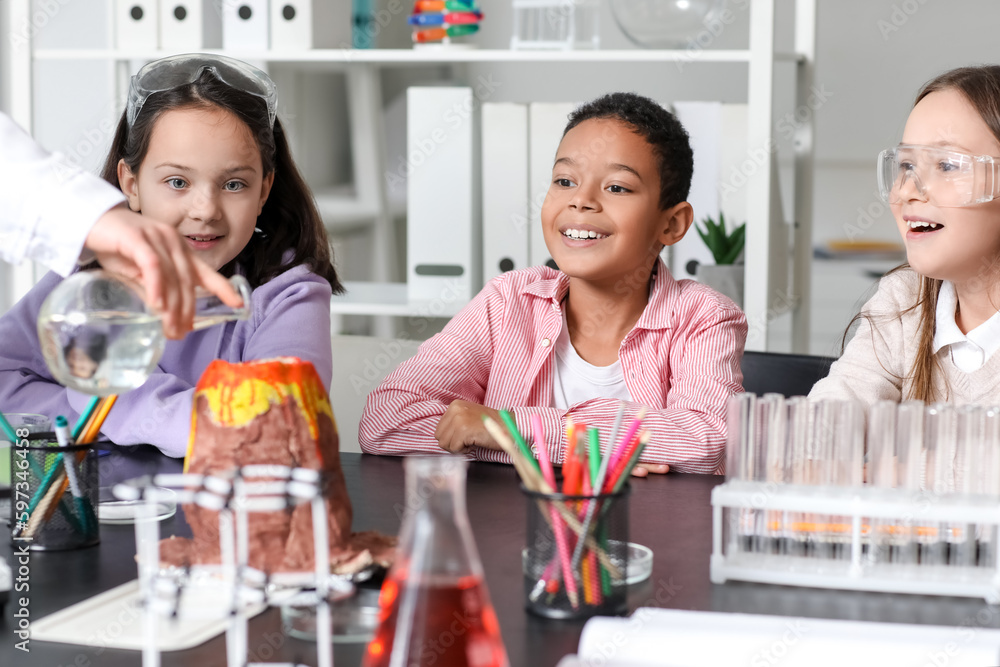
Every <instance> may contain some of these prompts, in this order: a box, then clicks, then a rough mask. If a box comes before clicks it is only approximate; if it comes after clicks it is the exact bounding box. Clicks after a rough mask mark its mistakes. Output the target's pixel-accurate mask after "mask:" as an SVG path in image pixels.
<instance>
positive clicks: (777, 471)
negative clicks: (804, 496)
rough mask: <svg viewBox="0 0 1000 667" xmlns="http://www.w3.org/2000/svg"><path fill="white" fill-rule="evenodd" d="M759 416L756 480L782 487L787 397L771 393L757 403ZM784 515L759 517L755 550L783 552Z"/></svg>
mask: <svg viewBox="0 0 1000 667" xmlns="http://www.w3.org/2000/svg"><path fill="white" fill-rule="evenodd" d="M758 406H759V408H760V415H759V421H758V423H759V424H761V425H762V428H761V431H760V433H761V439H762V440H761V443H760V445H761V446H760V447H759V454H758V457H757V469H756V471H755V472H756V475H755V476H756V479H757V481H759V482H766V483H768V485H769V487H770V485H772V484H780V483H782V481H783V478H784V465H783V461H782V459H783V457H784V448H785V428H786V424H787V420H788V416H787V413H786V411H785V397H784V395H782V394H777V393H768V394H764V396H763V398H762V399H761V400H760V402H759V403H758ZM780 523H781V513H780V512H776V511H773V510H771V511H760V512H758V516H757V525H758V530H757V535H758V536H759V539H758V541H757V544H756V547H757V551H758V552H761V553H778V552H779V551H780V545H779V536H780Z"/></svg>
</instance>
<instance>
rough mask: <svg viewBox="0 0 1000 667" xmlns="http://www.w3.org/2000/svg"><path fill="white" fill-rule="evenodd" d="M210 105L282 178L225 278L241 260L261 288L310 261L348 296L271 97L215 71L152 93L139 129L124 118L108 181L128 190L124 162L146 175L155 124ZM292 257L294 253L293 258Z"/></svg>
mask: <svg viewBox="0 0 1000 667" xmlns="http://www.w3.org/2000/svg"><path fill="white" fill-rule="evenodd" d="M210 108H218V109H223V110H225V111H228V112H230V113H232V114H233V115H234V116H236V117H237V118H239V119H240V120H241V121H243V123H244V124H245V125H246V126H247V128H248V129H249V130H250V133H251V134H252V135H253V137H254V139H255V141H256V143H257V148H258V149H259V150H260V157H261V163H262V165H263V168H264V174H265V175H267V174H270V173H272V172H273V173H274V184H273V185H272V186H271V192H270V194H269V195H268V197H267V201H266V202H265V203H264V208H263V210H262V211H261V214H260V215H259V216H258V217H257V225H256V226H257V227H258V228H260V230H261V232H262V233H261V234H256V233H255V234H254V235H253V238H251V240H250V242H249V243H247V245H246V247H245V248H243V250H242V251H241V252H240V254H239V255H237V256H236V258H235V259H234V260H233V261H232V262H230V263H229V264H227V265H226V266H224V267H222V268H221V269H220V273H222V274H223V275H227V276H229V275H232V274H233V271H234V269H235V264H236V263H239V264H240V266H241V267H242V268H243V270H244V271H245V272H246V278H247V280H248V281H249V282H250V285H251V286H253V287H259V286H260V285H262V284H263V283H266V282H267V281H269V280H271V279H272V278H274V277H275V276H277V275H278V274H280V273H282V272H284V271H286V270H288V269H289V268H291V267H293V266H297V265H299V264H305V265H306V266H308V267H309V269H310V270H311V271H313V272H314V273H316V274H317V275H319V276H322V277H323V278H325V279H326V280H327V282H329V283H330V287H331V288H332V289H333V293H334V294H340V293H341V292H343V291H344V288H343V286H342V285H341V284H340V280H339V279H338V277H337V271H336V269H335V268H334V267H333V263H332V256H331V252H330V244H329V241H328V240H327V237H326V228H325V227H324V226H323V220H322V218H321V217H320V215H319V211H318V210H317V209H316V204H315V203H314V201H313V197H312V193H311V192H310V191H309V186H308V185H306V182H305V180H304V179H303V178H302V175H301V174H300V173H299V170H298V168H296V166H295V162H293V160H292V153H291V151H290V150H289V148H288V139H287V137H286V136H285V132H284V129H283V128H282V126H281V121H280V120H278V119H277V118H275V119H274V129H273V130H272V129H271V125H270V119H269V117H268V113H267V104H266V103H265V102H264V100H262V99H261V98H259V97H257V96H255V95H252V94H250V93H247V92H245V91H242V90H240V89H238V88H233V87H231V86H229V85H228V84H225V83H223V82H222V81H220V80H219V79H218V78H216V76H215V75H214V74H212V73H211V72H210V71H208V70H206V71H205V72H203V73H202V75H201V76H200V77H199V78H198V80H197V81H195V82H194V83H190V84H186V85H183V86H178V87H177V88H172V89H170V90H167V91H164V92H159V93H153V94H152V95H150V96H149V98H148V99H147V100H146V102H145V104H143V106H142V110H141V112H140V113H139V115H138V116H137V117H136V119H135V122H134V123H133V125H132V127H131V128H130V127H129V126H128V121H127V119H126V117H125V114H124V113H123V114H122V117H121V120H120V121H119V122H118V129H117V131H116V133H115V138H114V140H113V141H112V143H111V151H110V152H109V153H108V158H107V160H105V162H104V168H103V169H102V170H101V177H102V178H104V180H106V181H107V182H108V183H111V184H112V185H114V186H115V187H117V188H121V185H120V184H119V183H118V162H119V160H124V161H125V164H126V165H127V166H128V168H129V169H130V170H131V171H132V172H133V173H135V174H138V173H139V168H140V166H141V165H142V161H143V160H144V159H145V157H146V152H147V151H148V150H149V141H150V138H151V137H152V135H153V127H154V126H155V125H156V121H157V119H159V117H160V116H161V115H162V114H163V113H164V112H166V111H171V110H174V109H210ZM289 252H290V253H291V256H290V257H288V258H286V257H285V255H286V253H289Z"/></svg>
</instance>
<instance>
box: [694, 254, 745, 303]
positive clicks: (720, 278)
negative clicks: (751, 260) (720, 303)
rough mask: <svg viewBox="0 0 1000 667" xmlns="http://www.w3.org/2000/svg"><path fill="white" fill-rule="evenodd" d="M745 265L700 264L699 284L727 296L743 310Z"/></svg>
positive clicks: (697, 275)
mask: <svg viewBox="0 0 1000 667" xmlns="http://www.w3.org/2000/svg"><path fill="white" fill-rule="evenodd" d="M743 266H744V265H743V264H724V265H719V264H699V265H698V272H697V274H695V275H696V277H697V278H698V282H700V283H704V284H705V285H708V286H709V287H711V288H712V289H714V290H715V291H716V292H721V293H722V294H725V295H726V296H728V297H729V298H730V299H732V300H733V302H734V303H735V304H736V305H737V306H739V307H740V308H743Z"/></svg>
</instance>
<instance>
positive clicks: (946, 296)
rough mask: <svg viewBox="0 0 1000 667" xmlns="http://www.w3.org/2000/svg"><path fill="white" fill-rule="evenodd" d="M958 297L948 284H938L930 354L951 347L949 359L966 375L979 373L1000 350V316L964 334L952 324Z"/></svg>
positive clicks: (994, 316)
mask: <svg viewBox="0 0 1000 667" xmlns="http://www.w3.org/2000/svg"><path fill="white" fill-rule="evenodd" d="M957 306H958V296H957V295H956V294H955V286H954V285H953V284H952V283H951V281H948V280H945V281H943V282H942V283H941V291H940V292H938V300H937V312H936V313H935V316H934V343H933V348H932V349H933V351H934V354H937V352H938V350H940V349H941V348H942V347H945V346H950V347H949V349H948V351H949V352H950V353H951V360H952V361H953V362H954V363H955V366H957V367H958V368H959V370H963V371H965V372H966V373H972V372H975V371H978V370H979V369H980V368H982V367H983V365H985V364H986V362H987V361H988V360H989V358H990V357H992V356H993V353H994V352H996V351H997V350H998V349H1000V313H994V314H993V317H991V318H990V319H988V320H986V321H985V322H983V323H982V324H980V325H979V326H978V327H976V328H975V329H973V330H972V331H970V332H969V333H967V334H963V333H962V330H961V329H959V328H958V324H957V323H956V322H955V312H956V308H957Z"/></svg>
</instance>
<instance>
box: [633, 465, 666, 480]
mask: <svg viewBox="0 0 1000 667" xmlns="http://www.w3.org/2000/svg"><path fill="white" fill-rule="evenodd" d="M668 472H670V466H668V465H667V464H666V463H636V464H635V467H634V468H632V476H633V477H645V476H646V475H648V474H649V473H655V474H657V475H665V474H667V473H668Z"/></svg>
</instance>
